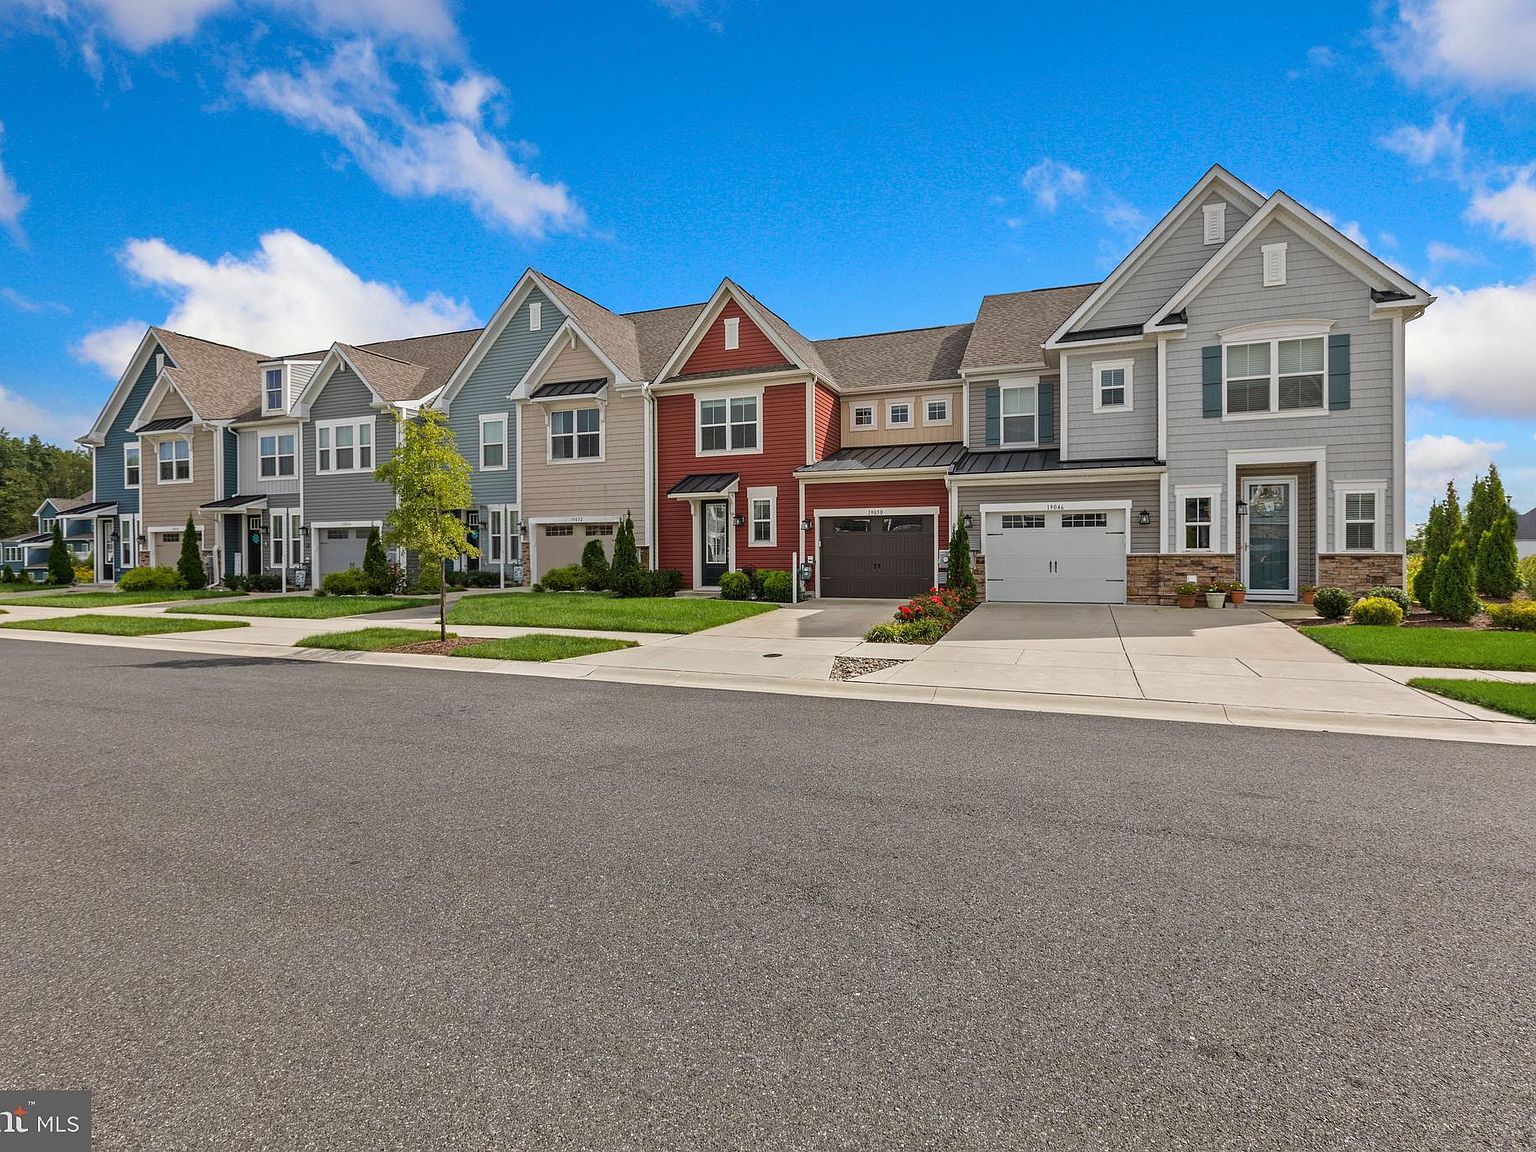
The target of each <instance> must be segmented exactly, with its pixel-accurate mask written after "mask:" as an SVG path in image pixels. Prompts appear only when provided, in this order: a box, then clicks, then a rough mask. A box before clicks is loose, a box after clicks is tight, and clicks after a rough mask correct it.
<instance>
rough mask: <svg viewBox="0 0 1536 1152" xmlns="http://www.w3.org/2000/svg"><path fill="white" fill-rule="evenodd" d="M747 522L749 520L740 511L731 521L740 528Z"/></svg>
mask: <svg viewBox="0 0 1536 1152" xmlns="http://www.w3.org/2000/svg"><path fill="white" fill-rule="evenodd" d="M746 522H747V518H746V517H745V516H743V515H742V514H741V513H740V512H738V513H736V515H734V516H732V517H731V523H732V524H734V525H736V527H738V528H740V527H741V526H742V525H743V524H745V523H746Z"/></svg>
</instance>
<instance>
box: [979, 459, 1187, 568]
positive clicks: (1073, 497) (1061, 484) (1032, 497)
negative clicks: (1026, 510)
mask: <svg viewBox="0 0 1536 1152" xmlns="http://www.w3.org/2000/svg"><path fill="white" fill-rule="evenodd" d="M1157 490H1158V478H1157V477H1156V476H1136V477H1130V478H1128V479H1125V480H1105V481H1087V480H1073V479H1072V477H1071V474H1070V473H1067V474H1065V475H1063V476H1062V477H1061V479H1060V480H1059V481H1056V480H1050V481H1037V482H1034V483H1028V484H964V483H960V482H957V483H956V484H955V491H956V494H957V497H956V498H957V500H958V501H959V509H960V515H961V516H962V517H964V516H966V515H969V516H970V517H971V522H972V524H973V525H975V527H973V528H972V529H971V547H972V548H973V549H974V550H976V551H980V550H981V539H982V535H981V534H982V531H983V524H982V519H981V506H982V505H983V504H1057V503H1063V502H1066V501H1069V500H1070V501H1075V502H1081V503H1084V504H1088V503H1092V502H1094V501H1098V500H1104V501H1110V502H1115V501H1121V502H1123V501H1126V500H1129V501H1130V502H1131V515H1130V530H1131V551H1132V552H1158V551H1161V547H1162V545H1161V540H1162V534H1161V532H1160V531H1159V529H1158V523H1159V522H1158V516H1157ZM1143 509H1146V510H1147V511H1148V512H1150V513H1152V523H1150V524H1148V525H1146V526H1145V527H1143V526H1142V525H1140V524H1138V523H1137V522H1136V517H1137V514H1138V513H1139V512H1141V511H1142V510H1143Z"/></svg>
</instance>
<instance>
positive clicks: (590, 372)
mask: <svg viewBox="0 0 1536 1152" xmlns="http://www.w3.org/2000/svg"><path fill="white" fill-rule="evenodd" d="M1431 299H1432V298H1431V297H1430V296H1429V295H1428V294H1427V293H1426V292H1425V291H1424V290H1423V289H1422V288H1420V287H1418V286H1417V285H1416V284H1414V283H1412V282H1411V281H1409V280H1408V279H1406V278H1405V277H1404V276H1403V275H1402V274H1400V273H1399V272H1397V271H1395V270H1394V269H1392V268H1391V267H1389V266H1388V265H1387V264H1385V263H1384V262H1383V261H1381V260H1380V259H1378V258H1377V257H1376V256H1374V255H1372V254H1371V253H1370V252H1368V251H1366V250H1365V249H1363V248H1362V247H1360V246H1359V245H1358V244H1356V243H1354V242H1353V241H1351V240H1350V239H1348V238H1347V237H1345V236H1343V235H1341V234H1340V233H1339V232H1338V231H1337V230H1335V229H1334V228H1332V227H1330V226H1329V225H1328V224H1327V223H1326V222H1325V221H1323V220H1322V219H1320V218H1319V217H1318V216H1317V215H1316V214H1314V213H1313V212H1311V211H1309V210H1308V209H1306V208H1305V207H1303V206H1302V205H1300V204H1298V203H1297V202H1296V201H1294V200H1293V199H1291V198H1290V197H1289V196H1287V195H1286V194H1284V193H1283V192H1276V193H1274V194H1273V195H1271V196H1269V197H1267V198H1266V197H1264V196H1261V195H1260V194H1259V193H1257V192H1255V191H1254V190H1253V189H1252V188H1250V187H1249V186H1248V185H1247V184H1245V183H1244V182H1242V181H1241V180H1239V179H1237V178H1236V177H1234V176H1233V175H1231V174H1230V173H1228V172H1226V171H1225V170H1224V169H1222V168H1220V167H1216V168H1212V169H1211V170H1210V171H1209V172H1208V173H1206V175H1205V176H1204V177H1203V178H1202V179H1201V180H1200V181H1199V182H1198V183H1197V184H1196V185H1195V186H1194V187H1193V188H1192V189H1191V190H1190V191H1189V192H1188V194H1186V195H1185V196H1184V197H1183V198H1182V199H1181V200H1180V201H1179V202H1178V204H1176V205H1175V206H1174V207H1173V208H1172V210H1171V211H1169V213H1168V214H1167V215H1166V216H1165V217H1163V219H1162V220H1161V221H1159V222H1158V224H1157V225H1156V226H1155V227H1154V228H1153V229H1152V230H1151V231H1150V232H1149V233H1148V234H1147V235H1146V236H1145V237H1144V238H1143V239H1142V240H1141V242H1140V243H1139V244H1137V245H1136V247H1135V249H1134V250H1133V251H1132V252H1131V253H1130V254H1129V255H1128V256H1127V257H1126V258H1125V260H1124V261H1122V262H1121V263H1120V265H1119V266H1118V267H1116V268H1115V269H1114V271H1113V272H1112V273H1111V274H1110V275H1109V277H1108V278H1107V279H1105V280H1104V281H1102V282H1101V283H1092V284H1080V285H1073V286H1069V287H1056V288H1045V289H1039V290H1034V291H1025V292H1009V293H1004V294H1001V295H993V296H987V297H985V298H984V299H983V300H982V301H981V305H980V308H979V310H978V312H977V314H976V316H975V318H974V319H973V320H970V321H968V322H966V323H961V324H951V325H946V326H941V327H935V328H922V329H915V330H910V331H901V332H886V333H880V334H876V335H866V336H850V337H845V338H840V339H830V340H810V339H807V338H806V337H804V336H803V335H801V334H800V333H799V332H797V331H796V330H795V328H794V327H792V326H791V325H790V324H788V323H787V322H786V321H785V320H783V319H782V318H781V317H780V316H779V315H777V314H776V313H775V312H773V311H772V310H771V309H770V308H768V307H767V306H766V305H765V304H764V303H762V302H761V301H759V300H757V299H756V298H754V297H753V296H752V295H751V294H750V293H748V292H747V291H746V290H744V289H743V288H742V287H741V286H739V285H738V284H736V283H734V282H733V281H731V280H729V279H727V280H724V281H723V282H721V283H720V285H719V286H718V288H717V289H716V290H715V291H714V293H713V295H711V296H710V298H709V299H708V300H707V301H705V302H704V303H702V304H688V305H683V306H679V307H668V308H660V309H657V310H654V311H644V312H631V313H622V314H621V313H615V312H612V311H610V310H609V309H607V308H605V307H603V306H602V305H601V304H599V303H596V302H595V301H593V300H590V299H588V298H587V297H585V296H582V295H580V294H579V293H577V292H575V291H572V290H571V289H569V288H567V287H565V286H564V285H562V284H560V283H558V282H556V281H555V280H554V279H552V278H550V277H548V276H545V275H543V274H541V273H539V272H536V271H533V270H530V271H528V272H527V273H525V274H524V275H523V276H522V277H521V278H520V279H519V280H518V282H517V284H516V285H515V286H514V287H513V289H512V291H511V292H510V294H509V295H508V296H507V297H506V299H505V300H504V301H503V303H502V304H501V306H500V307H499V308H498V309H497V310H496V313H495V315H494V316H493V317H492V318H491V320H490V323H489V324H487V325H486V326H485V328H483V329H480V330H477V331H470V332H454V333H448V334H445V335H436V336H422V337H417V338H414V339H402V340H392V341H386V342H383V343H377V344H363V345H350V344H341V343H338V344H333V345H332V346H331V347H330V348H328V349H324V350H319V351H311V352H301V353H293V354H284V355H262V354H259V353H256V352H249V351H245V350H241V349H237V348H230V347H225V346H222V345H219V344H214V343H210V342H208V341H205V340H199V339H196V338H194V337H191V336H187V335H182V334H179V333H175V332H170V331H166V330H164V329H161V328H152V329H150V330H149V331H148V332H146V333H145V335H144V338H143V340H142V342H141V343H140V345H139V348H138V351H137V353H136V354H135V355H134V357H133V361H132V363H131V364H129V365H128V367H127V369H126V371H125V372H124V373H123V375H122V378H121V379H120V381H119V382H118V384H117V386H116V388H115V389H114V390H113V392H112V395H111V397H110V399H109V400H108V402H107V404H106V406H105V407H104V408H103V409H102V411H101V414H100V416H99V418H98V419H97V421H96V424H95V426H94V427H92V428H91V430H90V432H89V433H88V434H87V435H86V436H85V437H83V438H82V442H83V443H85V444H87V445H89V446H90V448H91V449H92V450H93V452H94V456H95V488H94V491H93V492H92V493H91V495H90V497H89V499H88V500H87V502H86V503H84V504H82V505H79V506H76V507H73V508H71V509H66V510H60V509H54V510H52V511H53V512H54V514H58V515H68V516H69V517H70V520H69V523H70V525H71V534H72V535H77V536H80V537H81V538H82V540H85V541H87V547H88V550H89V551H90V553H91V554H92V555H93V556H94V557H95V558H96V559H95V563H96V565H97V569H98V572H97V575H98V577H99V578H100V579H102V580H112V579H114V578H115V577H116V576H117V575H118V574H120V573H121V572H122V571H123V570H124V569H126V568H128V567H131V566H133V565H140V564H159V563H172V562H174V557H175V555H176V553H177V551H178V550H179V547H180V533H181V532H182V531H184V529H185V525H186V522H187V517H188V515H189V514H191V516H192V518H193V520H194V521H195V523H196V525H197V529H198V532H199V535H200V538H201V544H202V547H203V549H204V552H205V555H206V557H207V560H208V563H209V565H210V567H211V569H212V570H213V571H214V573H215V574H216V575H224V574H232V573H235V574H245V573H251V572H254V571H279V570H284V569H289V570H291V569H293V568H294V567H296V566H299V567H304V568H306V569H307V571H308V572H309V573H310V574H311V577H312V578H313V579H319V578H320V577H322V576H323V575H325V574H326V573H329V572H334V571H338V570H341V569H345V568H347V567H348V566H350V565H354V564H358V563H360V561H361V559H362V555H363V548H364V543H365V541H366V537H367V533H368V529H369V528H370V527H372V526H374V525H378V524H380V523H381V522H382V520H383V518H384V516H385V515H386V514H387V513H388V512H389V510H390V508H391V507H392V505H393V496H392V494H391V492H390V490H389V489H388V488H387V487H385V486H383V485H381V484H379V483H377V482H376V481H375V480H374V479H373V477H372V471H373V468H374V467H375V466H376V465H377V464H379V463H380V462H381V461H382V460H384V459H386V458H388V456H389V454H390V452H391V451H392V449H393V446H394V440H395V434H396V431H395V430H396V422H395V421H396V417H397V416H398V415H404V416H407V417H409V416H410V415H411V414H412V413H414V412H416V411H418V410H420V409H421V408H423V407H424V406H430V407H432V408H435V409H438V410H440V411H442V412H443V413H445V414H446V416H447V419H448V422H449V423H450V425H451V426H452V428H453V430H454V432H455V434H456V436H457V440H458V445H459V448H460V449H461V451H462V452H463V454H464V456H465V457H466V458H467V459H468V460H469V461H470V463H471V465H472V468H473V485H474V500H475V506H474V507H473V508H469V509H465V510H464V515H465V516H466V517H467V518H469V519H471V520H473V521H474V522H475V523H476V525H477V526H478V528H479V530H480V540H481V556H480V557H479V560H478V565H479V567H481V568H490V569H492V570H496V571H498V572H503V573H506V574H508V575H509V576H510V574H511V570H512V566H513V565H514V564H520V565H521V567H522V569H523V570H524V571H525V573H526V577H527V579H530V580H536V579H538V577H539V576H541V575H542V574H543V573H544V572H546V571H548V570H549V569H550V568H551V567H555V566H557V565H564V564H569V563H572V562H575V561H576V560H577V559H578V558H579V556H580V554H581V552H582V550H583V548H584V546H585V545H586V544H587V543H588V541H590V540H593V539H597V540H601V541H604V542H605V545H606V544H607V543H608V542H610V541H611V538H612V536H613V533H614V531H615V527H616V525H617V523H618V521H619V519H620V518H621V517H623V516H624V515H625V514H626V513H628V514H630V515H632V516H633V518H634V523H635V529H636V535H637V539H638V541H639V543H640V545H641V552H642V558H643V560H644V562H645V563H646V564H648V565H650V566H653V567H661V568H675V569H678V570H679V571H681V572H682V573H683V574H684V577H685V582H686V584H687V585H688V586H691V587H692V588H695V589H709V588H712V587H715V586H717V585H718V583H719V580H720V577H721V574H722V573H724V572H725V571H727V570H728V569H733V568H741V567H745V566H752V567H757V568H789V567H790V566H791V563H792V562H794V561H799V562H802V563H809V564H810V565H811V568H810V572H811V576H810V579H809V581H808V590H809V591H810V592H812V593H813V594H817V595H821V596H833V597H842V596H905V595H908V594H911V593H913V592H915V591H919V590H922V589H926V588H927V587H929V586H930V585H932V584H933V583H935V581H937V580H940V579H942V575H943V572H942V566H943V564H944V562H945V557H944V549H945V546H946V544H947V540H948V537H949V533H950V530H951V526H952V525H953V524H955V523H956V522H957V521H959V520H961V519H963V520H964V521H965V522H966V523H967V524H968V525H969V526H970V534H971V540H972V545H973V548H974V549H975V550H976V553H977V555H976V563H977V566H978V568H979V573H978V575H979V577H980V578H981V579H982V580H983V581H984V587H985V590H986V595H987V596H988V597H989V598H991V599H996V600H1024V601H1044V602H1119V601H1125V600H1130V601H1133V602H1155V601H1158V600H1162V599H1166V598H1167V597H1169V596H1170V595H1171V592H1172V588H1173V587H1174V586H1175V585H1177V584H1178V583H1180V582H1182V581H1184V580H1186V579H1187V578H1189V577H1191V576H1194V577H1196V578H1199V579H1207V580H1208V579H1233V578H1240V579H1242V580H1243V581H1244V582H1245V583H1246V584H1247V586H1248V588H1249V595H1250V596H1251V597H1252V598H1254V599H1264V598H1272V599H1285V598H1293V597H1295V596H1296V595H1297V593H1298V590H1299V589H1300V587H1301V586H1302V585H1303V584H1307V583H1311V584H1339V585H1344V586H1350V587H1364V586H1368V585H1372V584H1377V583H1398V582H1400V581H1401V579H1402V553H1403V544H1404V533H1405V529H1406V524H1405V522H1404V502H1403V494H1404V482H1403V452H1404V367H1403V366H1404V325H1405V323H1406V322H1407V321H1409V320H1411V319H1413V318H1415V317H1417V316H1419V315H1420V314H1422V312H1423V311H1424V309H1425V308H1426V307H1427V306H1428V305H1429V304H1430V303H1431ZM40 511H41V510H40ZM41 530H42V525H41V522H40V524H39V531H41ZM509 582H510V581H509Z"/></svg>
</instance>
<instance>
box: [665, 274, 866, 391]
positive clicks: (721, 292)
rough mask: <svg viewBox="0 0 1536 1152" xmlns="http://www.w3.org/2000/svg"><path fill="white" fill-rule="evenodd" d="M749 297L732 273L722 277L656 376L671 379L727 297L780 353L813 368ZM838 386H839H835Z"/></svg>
mask: <svg viewBox="0 0 1536 1152" xmlns="http://www.w3.org/2000/svg"><path fill="white" fill-rule="evenodd" d="M745 297H746V293H745V292H744V291H742V290H741V289H740V288H738V287H737V285H736V284H735V282H734V281H732V280H731V278H730V277H729V276H727V277H726V278H725V279H724V280H722V281H720V286H719V287H718V288H716V289H715V291H714V293H713V294H712V295H711V296H710V298H709V301H708V302H707V303H706V304H705V305H704V307H703V309H701V310H700V312H699V314H698V316H697V317H696V318H695V319H694V321H693V324H692V325H691V326H690V327H689V329H688V332H687V334H686V335H685V336H684V337H683V339H682V341H681V343H679V344H678V346H677V348H676V349H675V350H674V351H673V353H672V355H671V356H669V357H668V358H667V362H666V363H665V364H664V365H662V369H661V371H660V372H658V373H656V379H657V380H665V379H667V377H669V376H671V375H673V374H674V373H676V371H677V370H678V368H679V367H681V365H682V364H684V363H686V362H687V360H688V354H689V353H690V352H692V351H693V349H694V348H695V347H696V346H697V344H698V342H699V341H700V340H701V339H703V337H704V333H706V332H708V331H709V328H710V325H711V324H713V323H714V322H715V318H716V317H717V316H719V315H720V312H721V310H722V309H723V308H724V307H725V303H726V301H727V300H734V301H736V306H737V307H738V308H740V309H741V310H742V311H743V312H745V313H746V314H747V318H748V319H749V320H751V321H752V323H753V324H754V325H756V326H757V330H758V331H759V332H761V333H762V334H763V335H764V336H766V337H768V341H769V343H771V344H772V345H773V346H774V347H775V348H777V349H778V350H779V354H780V355H781V356H783V357H784V359H785V361H786V362H788V363H790V364H794V365H795V366H796V367H798V368H799V369H800V370H801V371H802V372H810V371H811V370H810V369H809V368H808V367H806V365H804V364H802V363H801V362H800V357H798V356H796V355H794V353H792V352H791V351H790V350H789V349H788V348H786V347H785V346H784V342H783V341H782V340H780V339H779V338H778V336H776V335H775V334H774V331H773V326H772V325H770V324H768V323H766V322H764V320H763V315H762V313H761V312H759V311H758V310H757V309H756V308H755V307H753V306H752V303H751V302H750V301H749V300H747V299H746V298H745ZM812 375H813V376H814V375H815V374H814V373H812ZM825 383H827V384H828V386H832V384H831V381H825ZM834 390H836V389H835V387H834Z"/></svg>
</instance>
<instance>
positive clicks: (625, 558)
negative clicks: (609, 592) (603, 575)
mask: <svg viewBox="0 0 1536 1152" xmlns="http://www.w3.org/2000/svg"><path fill="white" fill-rule="evenodd" d="M608 587H609V588H611V589H613V592H614V595H616V596H637V595H639V593H640V552H639V550H638V549H637V548H636V547H635V522H634V521H633V520H631V519H630V518H629V513H628V512H626V513H624V519H623V520H621V521H619V530H618V531H617V532H616V533H614V537H613V560H612V561H611V562H610V563H609V565H608Z"/></svg>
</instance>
